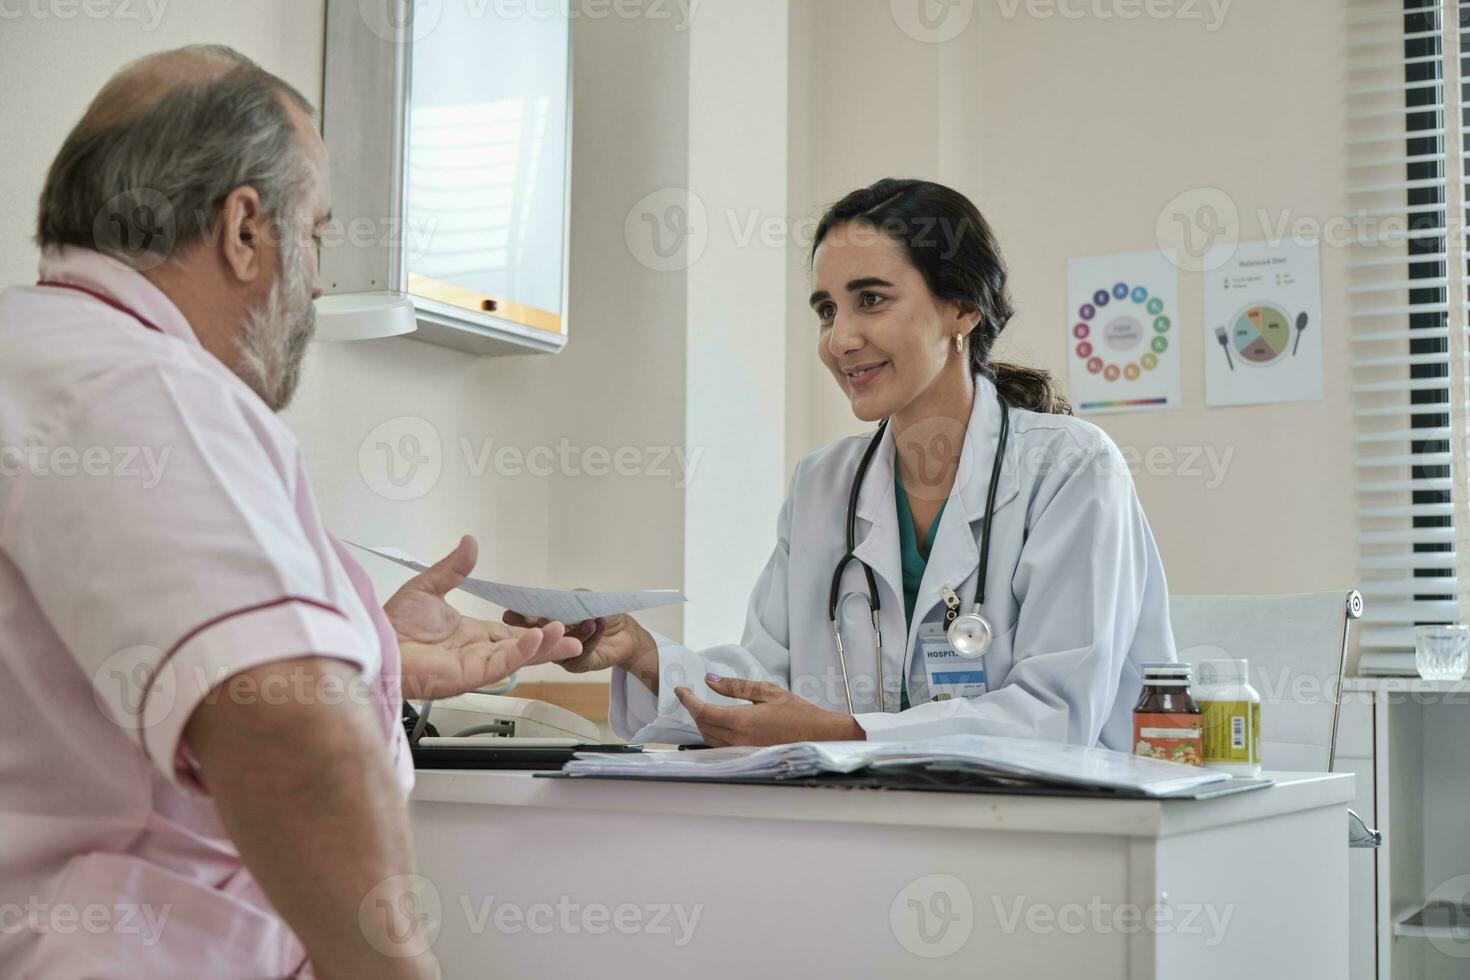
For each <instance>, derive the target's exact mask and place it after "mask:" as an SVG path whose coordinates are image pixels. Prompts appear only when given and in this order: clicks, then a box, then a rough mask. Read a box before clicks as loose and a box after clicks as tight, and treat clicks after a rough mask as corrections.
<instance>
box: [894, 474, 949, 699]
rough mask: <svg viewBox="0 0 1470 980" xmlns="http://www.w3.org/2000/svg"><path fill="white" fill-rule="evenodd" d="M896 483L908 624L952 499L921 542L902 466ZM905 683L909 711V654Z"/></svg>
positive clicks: (900, 556)
mask: <svg viewBox="0 0 1470 980" xmlns="http://www.w3.org/2000/svg"><path fill="white" fill-rule="evenodd" d="M893 483H894V488H895V491H896V492H895V494H894V503H895V504H896V505H897V507H898V555H899V561H900V564H901V565H902V567H903V613H904V617H903V621H904V624H905V625H906V626H908V625H911V624H912V623H913V621H914V607H915V606H917V605H918V604H919V586H920V585H922V584H923V582H924V569H925V568H927V567H928V565H929V552H930V551H931V550H932V549H933V547H934V538H935V532H937V531H938V530H939V521H940V520H941V519H942V518H943V517H944V508H945V506H946V505H947V504H948V503H949V501H947V500H946V501H945V503H943V504H940V505H939V513H937V514H935V515H934V523H933V524H930V525H929V540H928V541H925V542H924V545H923V547H922V548H921V547H920V546H919V534H918V532H917V531H916V530H914V512H913V511H912V510H911V509H910V508H909V495H908V494H907V493H906V492H905V491H904V489H903V476H902V475H900V473H899V472H898V467H897V466H894V468H893ZM904 664H905V666H904V672H903V687H902V689H901V692H900V695H899V702H898V708H899V710H900V711H907V710H908V708H909V674H908V666H907V664H908V658H907V657H905V658H904Z"/></svg>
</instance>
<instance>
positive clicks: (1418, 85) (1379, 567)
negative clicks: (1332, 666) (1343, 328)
mask: <svg viewBox="0 0 1470 980" xmlns="http://www.w3.org/2000/svg"><path fill="white" fill-rule="evenodd" d="M1460 6H1470V4H1465V5H1460ZM1348 10H1349V13H1348V18H1349V33H1348V38H1349V46H1350V50H1349V74H1350V78H1351V83H1350V89H1349V117H1348V118H1349V141H1348V142H1349V145H1348V159H1347V166H1348V168H1349V174H1350V179H1349V194H1350V200H1351V206H1352V211H1353V213H1352V215H1351V217H1352V219H1353V222H1354V225H1355V227H1356V229H1357V233H1356V235H1355V237H1354V240H1353V242H1352V244H1351V255H1350V256H1349V261H1348V271H1349V278H1350V287H1349V288H1350V292H1351V294H1352V295H1351V303H1350V305H1349V315H1350V318H1351V336H1350V341H1351V350H1352V369H1353V396H1354V412H1355V415H1356V421H1357V445H1358V462H1357V466H1358V495H1359V511H1358V513H1359V544H1360V552H1361V559H1360V566H1361V567H1360V573H1361V581H1360V588H1361V590H1362V592H1363V595H1364V598H1365V601H1366V611H1365V613H1364V620H1365V623H1364V629H1363V630H1362V633H1361V635H1360V644H1361V650H1362V662H1361V669H1363V670H1365V671H1381V672H1407V673H1412V672H1413V669H1414V668H1413V649H1414V635H1413V628H1414V626H1416V625H1420V624H1431V623H1452V622H1458V621H1460V620H1461V614H1460V598H1459V597H1460V585H1459V578H1460V574H1459V567H1458V562H1459V557H1460V552H1459V551H1458V550H1457V548H1456V528H1457V527H1460V528H1466V527H1470V520H1467V519H1466V514H1465V504H1466V492H1465V458H1464V453H1463V450H1464V447H1465V445H1466V443H1465V423H1464V416H1465V402H1466V384H1465V378H1466V361H1465V350H1466V345H1465V335H1466V332H1465V323H1466V317H1465V312H1466V309H1467V307H1466V303H1465V288H1464V286H1465V282H1466V274H1465V271H1464V270H1465V265H1464V252H1465V250H1464V243H1463V236H1462V234H1461V232H1460V230H1459V229H1460V226H1461V222H1460V221H1458V220H1457V221H1456V222H1455V223H1454V224H1453V225H1451V224H1450V223H1449V222H1448V221H1447V218H1448V217H1449V216H1451V215H1456V216H1459V215H1461V214H1463V210H1464V205H1463V200H1464V196H1465V195H1464V186H1465V173H1466V168H1465V165H1464V157H1463V154H1462V153H1461V151H1460V147H1461V145H1462V143H1463V127H1464V126H1465V122H1464V120H1460V119H1459V115H1460V112H1462V111H1463V110H1459V109H1458V106H1459V104H1460V101H1463V100H1459V101H1457V102H1456V103H1455V104H1454V106H1453V108H1455V109H1456V110H1457V111H1455V112H1454V113H1452V114H1447V112H1446V92H1447V91H1450V92H1452V93H1453V92H1454V88H1453V86H1454V85H1455V84H1456V83H1457V82H1458V80H1459V79H1460V78H1461V75H1462V72H1461V65H1460V55H1459V51H1460V43H1459V42H1460V38H1459V37H1458V36H1457V33H1458V24H1459V20H1460V18H1459V9H1458V7H1455V6H1451V7H1448V8H1446V6H1445V4H1444V2H1443V0H1369V2H1361V3H1356V4H1353V5H1351V6H1350V7H1349V8H1348ZM1447 80H1449V81H1448V84H1447ZM1451 269H1455V270H1459V271H1457V272H1456V273H1455V275H1453V276H1451V274H1450V270H1451Z"/></svg>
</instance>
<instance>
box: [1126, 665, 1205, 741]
mask: <svg viewBox="0 0 1470 980" xmlns="http://www.w3.org/2000/svg"><path fill="white" fill-rule="evenodd" d="M1190 675H1191V670H1190V666H1189V664H1180V663H1158V664H1144V665H1143V692H1142V693H1141V694H1140V695H1139V697H1138V704H1136V705H1135V706H1134V708H1133V754H1134V755H1142V756H1147V757H1149V758H1151V759H1165V760H1167V761H1169V762H1182V763H1184V764H1185V765H1190V766H1198V765H1203V755H1204V744H1203V731H1204V726H1203V719H1202V716H1201V714H1200V708H1199V705H1198V704H1196V703H1195V701H1194V698H1193V697H1191V696H1190V694H1189V679H1190Z"/></svg>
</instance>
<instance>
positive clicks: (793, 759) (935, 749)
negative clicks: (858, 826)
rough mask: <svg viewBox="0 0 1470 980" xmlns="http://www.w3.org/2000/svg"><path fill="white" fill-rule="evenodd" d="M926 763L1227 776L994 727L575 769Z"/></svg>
mask: <svg viewBox="0 0 1470 980" xmlns="http://www.w3.org/2000/svg"><path fill="white" fill-rule="evenodd" d="M905 766H909V767H923V768H926V769H929V770H952V771H954V770H957V771H962V772H971V773H974V774H976V775H979V776H989V777H993V778H994V777H1000V778H1010V779H1013V780H1018V781H1022V782H1035V783H1040V784H1060V785H1066V786H1090V787H1096V788H1107V789H1114V790H1126V791H1129V792H1133V793H1139V794H1142V795H1144V796H1163V795H1167V794H1170V793H1176V792H1182V791H1187V790H1191V789H1196V788H1199V787H1203V786H1208V785H1210V784H1213V783H1220V782H1228V781H1229V780H1230V777H1229V776H1228V775H1227V774H1225V773H1222V772H1215V771H1213V770H1210V769H1201V768H1198V767H1196V766H1186V765H1184V764H1182V763H1178V762H1165V761H1163V760H1160V759H1146V758H1143V757H1142V756H1135V755H1129V754H1127V753H1126V752H1114V751H1112V750H1111V749H1104V748H1083V747H1081V746H1078V745H1059V744H1057V743H1055V742H1039V741H1035V740H1032V739H1018V738H1001V737H999V736H990V735H946V736H943V737H941V738H932V739H923V740H920V741H914V742H796V743H793V744H791V745H775V746H771V747H769V748H763V749H754V748H723V749H703V750H699V751H694V752H645V753H642V754H636V755H635V754H629V755H622V754H602V753H594V752H578V753H577V757H576V759H574V760H573V761H571V762H569V763H567V764H566V766H565V767H564V768H563V770H562V771H563V772H565V773H567V774H568V775H571V776H641V777H652V778H658V777H664V778H677V779H691V778H692V779H772V780H779V779H800V778H804V777H807V776H817V775H821V774H823V773H852V772H856V771H858V770H859V769H869V770H872V769H884V768H890V767H891V768H901V767H905Z"/></svg>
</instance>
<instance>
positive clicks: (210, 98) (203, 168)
mask: <svg viewBox="0 0 1470 980" xmlns="http://www.w3.org/2000/svg"><path fill="white" fill-rule="evenodd" d="M289 104H294V105H295V106H296V107H297V108H299V109H301V110H302V111H303V112H305V113H306V114H308V115H312V114H313V110H312V107H311V103H310V102H309V101H307V99H306V97H305V96H303V95H302V94H301V93H300V92H298V91H297V90H296V89H295V88H293V87H291V86H290V85H289V84H287V83H286V82H284V81H282V80H281V79H279V78H277V77H276V76H275V75H272V74H271V73H270V72H267V71H265V70H264V69H263V68H261V67H260V66H259V65H257V64H256V63H255V62H253V61H251V60H250V59H249V58H247V57H245V56H244V55H242V54H240V53H239V52H238V51H235V50H234V49H232V48H228V47H223V46H206V45H199V46H194V47H189V48H182V49H179V50H177V51H172V52H167V53H165V54H161V55H154V56H151V57H150V58H145V59H143V60H142V61H140V62H136V63H135V64H133V65H131V66H129V67H128V68H125V69H124V70H123V71H121V72H119V73H118V75H116V76H115V77H114V78H113V80H112V81H111V82H109V83H108V85H107V86H105V87H104V88H103V90H102V92H101V93H99V94H98V96H97V98H96V99H95V100H94V101H93V103H92V106H91V107H90V108H89V109H88V111H87V114H86V115H85V116H84V117H83V118H82V120H81V122H79V123H78V124H77V126H76V127H75V128H74V129H73V130H72V131H71V133H70V134H69V135H68V136H67V138H66V142H65V143H64V144H63V145H62V147H61V152H60V153H58V154H57V156H56V159H55V160H54V161H53V162H52V164H51V169H50V171H49V172H48V173H47V175H46V186H45V188H44V189H43V190H42V192H41V203H40V214H39V217H38V220H37V232H36V242H37V244H39V245H40V246H41V247H42V248H43V249H50V248H56V247H59V246H66V245H71V246H79V247H82V248H88V249H94V250H96V251H99V252H103V253H105V254H108V255H111V256H113V257H114V258H117V259H120V260H122V261H123V262H126V263H128V264H129V265H131V266H133V267H134V268H139V269H147V268H152V267H155V266H157V265H159V264H161V263H162V262H164V261H167V260H168V259H169V258H171V257H173V256H175V255H177V254H178V253H179V252H180V251H182V250H184V249H186V248H188V247H189V246H191V245H194V244H196V243H198V242H201V241H205V240H206V239H207V238H208V236H209V235H210V233H211V229H212V228H213V226H214V223H215V219H216V218H217V217H218V215H219V211H220V207H221V206H222V205H223V203H224V201H225V198H226V197H228V196H229V194H230V193H231V192H232V191H234V190H235V189H236V188H239V187H252V188H254V189H255V191H256V193H257V194H259V195H260V199H261V204H262V208H263V210H264V212H265V215H266V216H268V217H273V218H275V219H277V220H279V219H280V218H282V217H284V216H285V215H286V214H288V213H289V212H291V211H292V210H294V209H295V206H296V199H297V196H298V192H299V190H300V188H301V187H302V185H303V184H304V183H305V181H306V180H307V178H308V175H309V174H310V164H309V161H308V158H307V156H306V151H305V149H304V147H303V146H302V143H301V139H300V137H299V135H298V132H297V130H296V127H295V126H294V125H293V123H292V119H291V116H290V114H289V112H288V105H289Z"/></svg>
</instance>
